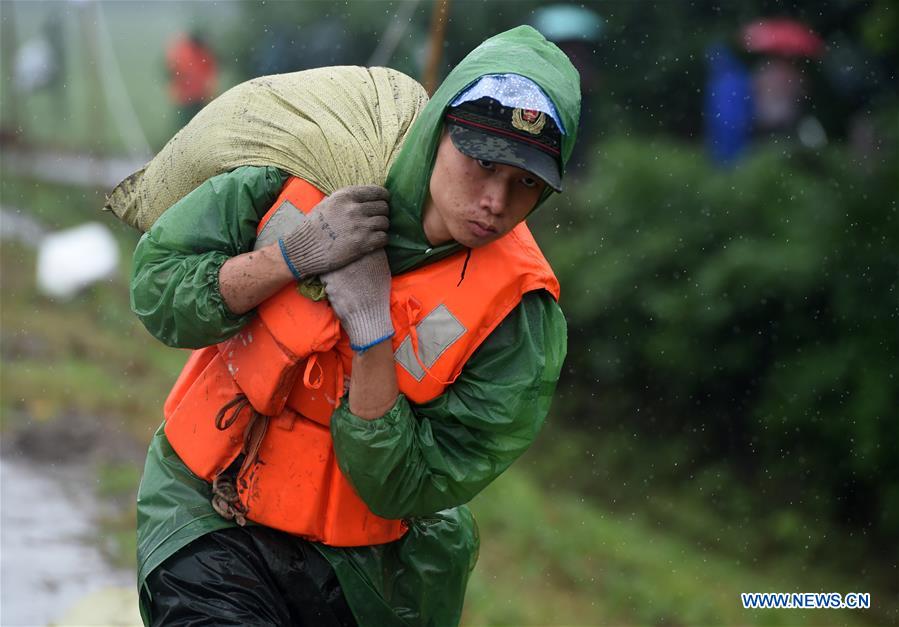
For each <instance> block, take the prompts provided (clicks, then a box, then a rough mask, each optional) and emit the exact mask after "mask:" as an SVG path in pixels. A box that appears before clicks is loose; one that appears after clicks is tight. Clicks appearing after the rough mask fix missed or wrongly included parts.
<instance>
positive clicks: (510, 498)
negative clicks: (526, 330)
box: [464, 468, 896, 625]
mask: <svg viewBox="0 0 899 627" xmlns="http://www.w3.org/2000/svg"><path fill="white" fill-rule="evenodd" d="M471 507H472V510H473V511H474V513H475V516H476V518H477V520H478V523H479V526H480V530H481V555H480V560H479V563H478V567H477V568H476V569H475V572H474V574H473V576H472V579H471V582H470V584H469V592H468V598H467V602H466V608H465V621H464V622H465V624H468V625H725V624H726V625H749V624H751V625H871V624H882V623H883V622H885V621H886V620H887V619H888V617H889V616H890V613H892V615H893V616H895V613H894V612H895V609H896V608H895V605H894V604H893V603H890V604H886V603H884V600H885V599H884V598H883V597H881V598H880V599H878V598H877V595H876V593H874V594H872V601H873V604H874V605H875V607H874V609H872V610H867V611H865V610H744V609H742V605H741V604H740V596H739V595H740V593H741V592H774V591H783V592H805V591H826V592H830V591H839V592H850V591H870V588H868V587H867V586H866V585H865V582H864V581H863V580H862V579H860V578H859V577H857V576H856V577H853V576H852V575H851V574H850V573H840V572H830V571H812V570H809V569H808V568H807V567H806V566H805V565H804V564H802V563H801V562H799V561H796V560H795V559H794V560H792V561H791V560H789V559H784V560H779V561H765V562H758V563H750V562H748V561H745V560H741V559H738V558H734V557H732V556H729V555H727V554H724V553H721V552H716V551H712V550H708V549H706V548H704V547H703V546H702V544H701V543H698V542H695V541H691V540H688V539H685V538H684V537H683V536H681V535H679V534H678V533H676V532H674V531H672V530H671V529H669V528H667V527H665V526H663V525H661V524H659V523H657V522H653V521H651V520H650V519H649V518H648V517H647V516H645V515H644V514H643V513H642V512H641V513H634V514H632V515H621V514H619V513H612V512H609V511H606V510H604V509H603V508H601V507H599V506H598V505H597V504H596V503H592V502H590V501H588V500H587V499H585V498H584V497H580V496H577V495H574V494H570V493H565V492H560V491H552V492H550V491H547V490H543V489H541V488H539V487H538V484H537V482H535V481H534V480H533V478H532V477H530V476H529V473H528V472H527V471H525V470H522V469H520V468H513V469H511V470H510V471H509V472H507V473H506V474H505V475H503V476H502V477H501V478H500V479H499V480H497V482H496V483H495V484H493V485H492V486H490V487H489V488H488V489H487V490H485V491H484V492H483V493H482V494H480V495H479V496H478V497H477V498H476V499H475V500H474V501H473V502H472V504H471ZM706 532H707V534H709V535H714V534H715V529H714V528H709V529H707V530H706Z"/></svg>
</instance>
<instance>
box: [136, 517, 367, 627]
mask: <svg viewBox="0 0 899 627" xmlns="http://www.w3.org/2000/svg"><path fill="white" fill-rule="evenodd" d="M146 583H147V587H148V588H149V591H150V599H149V603H148V606H149V609H150V620H151V624H152V625H154V626H157V625H159V626H162V625H165V626H166V627H187V626H190V627H195V626H199V625H234V626H237V625H240V626H244V625H260V626H261V625H273V626H274V625H277V626H279V627H280V626H287V625H297V626H305V625H313V626H315V627H332V626H333V627H351V626H352V627H354V626H355V625H356V621H355V619H354V618H353V614H352V612H351V611H350V608H349V605H347V602H346V599H345V598H344V596H343V591H342V590H341V588H340V583H339V582H338V581H337V576H336V575H335V574H334V570H333V569H332V568H331V565H330V564H329V563H328V561H327V560H326V559H325V558H324V557H323V556H322V555H321V553H319V552H318V551H317V550H316V549H315V547H314V546H312V545H311V544H309V543H308V542H306V541H305V540H302V539H301V538H297V537H296V536H292V535H290V534H287V533H284V532H281V531H277V530H275V529H271V528H269V527H261V526H247V527H237V528H229V529H222V530H220V531H213V532H211V533H208V534H206V535H204V536H201V537H200V538H197V539H196V540H194V541H193V542H191V543H190V544H189V545H187V546H186V547H184V548H183V549H181V550H180V551H178V552H177V553H175V554H174V555H172V556H171V557H169V558H168V559H166V560H165V561H164V562H163V563H162V564H160V565H159V566H158V567H157V568H156V569H154V570H153V572H151V573H150V575H149V576H148V577H147V582H146Z"/></svg>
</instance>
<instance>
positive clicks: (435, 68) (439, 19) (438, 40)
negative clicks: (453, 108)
mask: <svg viewBox="0 0 899 627" xmlns="http://www.w3.org/2000/svg"><path fill="white" fill-rule="evenodd" d="M449 4H450V0H435V2H434V11H433V13H431V36H430V39H431V45H430V50H429V52H428V64H427V65H426V66H425V75H424V80H423V81H422V83H423V84H424V88H425V91H426V92H428V96H433V95H434V91H436V89H437V82H438V76H437V74H438V72H439V71H440V60H441V58H442V57H443V41H444V38H445V36H446V20H447V17H448V16H449Z"/></svg>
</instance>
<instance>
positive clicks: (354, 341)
mask: <svg viewBox="0 0 899 627" xmlns="http://www.w3.org/2000/svg"><path fill="white" fill-rule="evenodd" d="M321 280H322V282H323V283H324V284H325V291H326V292H327V293H328V300H329V301H331V307H332V308H333V309H334V313H335V314H336V315H337V317H338V318H340V322H341V323H342V325H343V328H344V329H345V330H346V332H347V335H349V336H350V347H351V348H352V349H353V350H354V351H357V352H360V353H364V352H365V351H366V350H368V349H369V348H371V347H372V346H374V345H375V344H380V343H381V342H383V341H384V340H388V339H390V338H391V337H393V333H394V331H393V321H392V320H391V319H390V266H389V265H388V264H387V253H386V252H384V249H383V248H382V249H379V250H376V251H374V252H371V253H369V254H367V255H365V256H364V257H360V258H359V259H357V260H356V261H354V262H352V263H350V264H347V265H345V266H344V267H342V268H339V269H337V270H335V271H333V272H328V273H327V274H323V275H322V276H321Z"/></svg>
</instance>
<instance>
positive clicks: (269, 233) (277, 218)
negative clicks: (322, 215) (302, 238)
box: [253, 200, 306, 250]
mask: <svg viewBox="0 0 899 627" xmlns="http://www.w3.org/2000/svg"><path fill="white" fill-rule="evenodd" d="M305 219H306V214H305V213H303V212H302V211H300V210H299V209H297V208H296V205H294V204H293V203H291V202H290V201H289V200H285V201H284V202H282V203H281V206H280V207H278V208H277V209H276V210H275V212H274V213H273V214H272V217H270V218H269V219H268V222H266V223H265V226H264V227H262V231H260V233H259V236H258V237H257V238H256V243H255V244H254V245H253V250H259V249H260V248H264V247H265V246H268V245H269V244H274V243H275V242H277V241H278V240H279V239H281V238H282V237H284V236H285V235H287V234H288V233H290V232H291V231H293V230H294V229H295V228H297V227H298V226H300V224H302V223H303V221H304V220H305Z"/></svg>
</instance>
